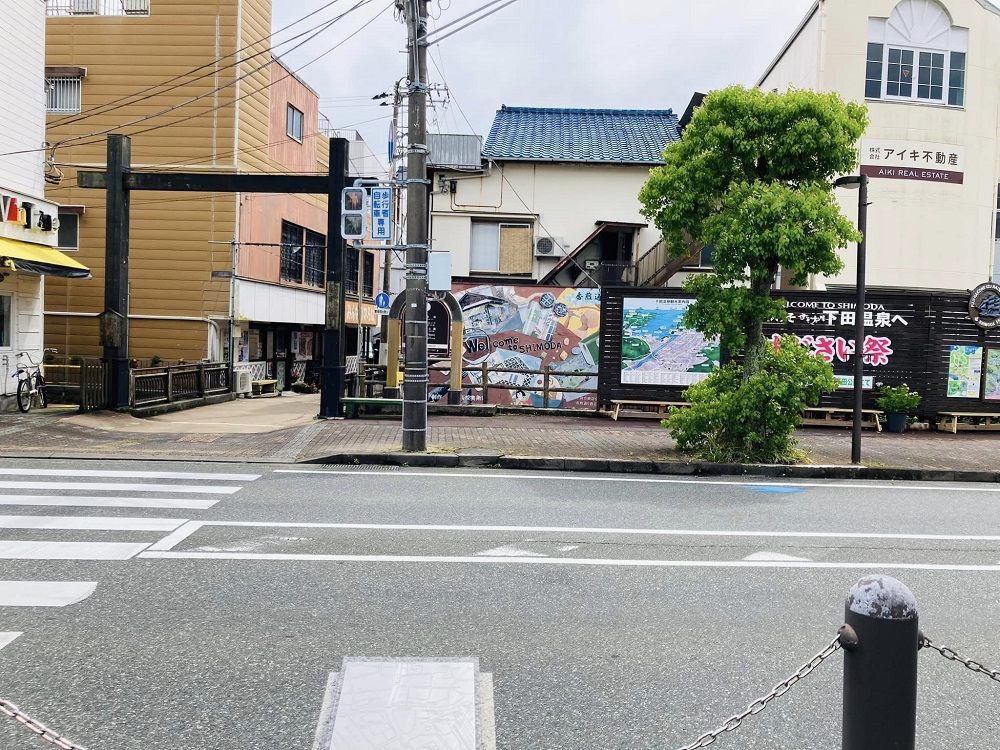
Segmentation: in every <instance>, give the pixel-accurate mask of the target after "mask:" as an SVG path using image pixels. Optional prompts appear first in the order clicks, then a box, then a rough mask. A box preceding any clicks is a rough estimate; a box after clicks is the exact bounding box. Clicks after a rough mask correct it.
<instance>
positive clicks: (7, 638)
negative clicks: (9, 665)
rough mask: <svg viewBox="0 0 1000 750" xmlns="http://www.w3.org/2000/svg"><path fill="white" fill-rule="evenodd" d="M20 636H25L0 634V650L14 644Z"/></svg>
mask: <svg viewBox="0 0 1000 750" xmlns="http://www.w3.org/2000/svg"><path fill="white" fill-rule="evenodd" d="M19 635H24V633H0V649H2V648H3V647H4V646H9V645H10V644H12V643H13V642H14V639H16V638H17V637H18V636H19Z"/></svg>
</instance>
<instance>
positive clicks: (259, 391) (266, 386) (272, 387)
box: [250, 380, 281, 397]
mask: <svg viewBox="0 0 1000 750" xmlns="http://www.w3.org/2000/svg"><path fill="white" fill-rule="evenodd" d="M280 395H281V394H280V393H279V392H278V381H277V380H252V381H251V382H250V396H251V397H259V396H280Z"/></svg>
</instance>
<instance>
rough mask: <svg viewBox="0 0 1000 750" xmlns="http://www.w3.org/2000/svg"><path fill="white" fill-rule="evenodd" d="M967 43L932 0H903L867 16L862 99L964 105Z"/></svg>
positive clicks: (964, 33) (965, 33)
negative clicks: (875, 15)
mask: <svg viewBox="0 0 1000 750" xmlns="http://www.w3.org/2000/svg"><path fill="white" fill-rule="evenodd" d="M968 45H969V31H968V29H963V28H959V27H957V26H952V24H951V16H949V15H948V11H947V10H945V8H944V6H942V5H941V4H940V3H938V2H936V0H902V2H900V3H899V4H898V5H897V6H896V7H895V8H894V9H893V11H892V15H890V16H889V18H871V19H869V22H868V49H867V55H866V64H865V98H866V99H883V100H887V101H913V102H927V103H929V104H945V105H949V106H954V107H963V106H965V74H966V69H967V66H966V54H967V52H968Z"/></svg>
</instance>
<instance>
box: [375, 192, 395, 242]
mask: <svg viewBox="0 0 1000 750" xmlns="http://www.w3.org/2000/svg"><path fill="white" fill-rule="evenodd" d="M371 212H372V213H371V227H372V239H373V240H392V188H383V187H373V188H372V199H371Z"/></svg>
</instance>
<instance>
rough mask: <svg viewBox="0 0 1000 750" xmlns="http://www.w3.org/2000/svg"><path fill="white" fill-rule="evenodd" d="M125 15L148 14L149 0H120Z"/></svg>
mask: <svg viewBox="0 0 1000 750" xmlns="http://www.w3.org/2000/svg"><path fill="white" fill-rule="evenodd" d="M122 9H123V10H124V11H125V15H126V16H148V15H149V0H122Z"/></svg>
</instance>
